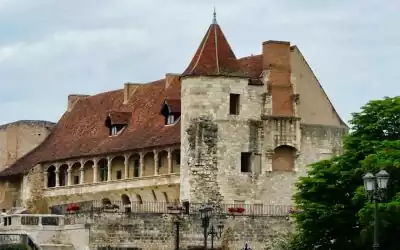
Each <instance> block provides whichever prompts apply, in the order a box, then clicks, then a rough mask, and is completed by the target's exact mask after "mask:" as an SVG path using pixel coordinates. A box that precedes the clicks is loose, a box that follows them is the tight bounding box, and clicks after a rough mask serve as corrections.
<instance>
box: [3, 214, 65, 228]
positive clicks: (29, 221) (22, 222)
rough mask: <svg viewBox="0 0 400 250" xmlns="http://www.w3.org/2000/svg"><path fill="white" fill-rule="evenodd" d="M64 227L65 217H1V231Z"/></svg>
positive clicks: (19, 215)
mask: <svg viewBox="0 0 400 250" xmlns="http://www.w3.org/2000/svg"><path fill="white" fill-rule="evenodd" d="M62 226H64V215H54V214H10V215H2V216H0V231H10V230H24V229H30V230H32V229H41V228H52V229H54V228H59V227H62Z"/></svg>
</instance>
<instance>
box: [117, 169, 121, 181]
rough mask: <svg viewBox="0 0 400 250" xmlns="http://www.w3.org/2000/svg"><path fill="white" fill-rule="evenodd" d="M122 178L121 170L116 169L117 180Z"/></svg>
mask: <svg viewBox="0 0 400 250" xmlns="http://www.w3.org/2000/svg"><path fill="white" fill-rule="evenodd" d="M121 179H122V171H121V170H118V171H117V180H121Z"/></svg>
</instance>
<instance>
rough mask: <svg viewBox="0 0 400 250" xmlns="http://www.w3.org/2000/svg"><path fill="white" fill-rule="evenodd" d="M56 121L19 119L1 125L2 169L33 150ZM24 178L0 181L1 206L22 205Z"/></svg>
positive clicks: (0, 167)
mask: <svg viewBox="0 0 400 250" xmlns="http://www.w3.org/2000/svg"><path fill="white" fill-rule="evenodd" d="M54 125H55V124H54V123H52V122H48V121H17V122H13V123H9V124H5V125H1V126H0V171H1V170H2V169H5V168H7V167H8V166H9V165H11V164H13V163H14V162H15V161H16V160H17V159H18V158H20V157H22V156H24V155H25V154H27V153H28V152H29V151H31V150H33V149H34V148H35V147H37V146H38V145H39V144H40V143H42V142H43V140H44V139H46V137H47V136H48V135H49V134H50V132H51V130H52V128H53V127H54ZM22 179H23V178H10V179H8V180H4V181H3V180H2V181H0V208H10V207H12V206H20V205H21V204H20V201H21V200H22V199H23V197H22V196H23V195H22V193H23V191H22V189H23V186H24V183H23V180H22Z"/></svg>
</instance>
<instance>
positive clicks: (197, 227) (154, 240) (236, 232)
mask: <svg viewBox="0 0 400 250" xmlns="http://www.w3.org/2000/svg"><path fill="white" fill-rule="evenodd" d="M174 219H175V218H174V215H150V214H147V215H146V214H135V215H133V216H130V217H119V216H116V217H113V216H112V215H104V214H103V215H101V216H100V217H96V218H94V221H92V222H91V223H89V224H88V225H90V239H89V241H90V245H91V248H93V249H95V248H96V247H106V246H111V247H130V248H133V247H137V248H138V249H148V250H164V249H165V250H171V249H174V246H175V232H176V231H175V230H176V228H175V225H174V223H173V221H174ZM220 221H221V222H222V223H223V225H224V229H223V235H222V237H221V238H220V239H218V238H214V247H220V246H221V243H222V241H223V239H225V241H227V243H228V244H229V245H230V246H231V248H229V249H239V246H240V247H243V246H244V243H245V242H249V243H250V245H251V247H252V248H253V249H260V250H263V249H278V248H276V247H277V246H278V244H279V242H280V241H282V239H284V238H285V237H286V236H288V235H289V234H290V232H291V230H292V227H291V224H290V222H289V221H288V220H287V218H285V217H248V216H235V217H233V216H228V217H226V216H224V217H216V218H214V219H213V220H212V221H211V223H213V224H215V225H216V224H217V223H218V222H220ZM180 222H181V226H180V247H181V249H188V247H194V246H203V239H204V237H203V228H202V227H201V220H200V216H199V215H190V216H189V215H188V216H184V217H183V218H182V219H180ZM228 234H229V235H228ZM210 237H211V236H208V246H209V247H210V242H211V239H210Z"/></svg>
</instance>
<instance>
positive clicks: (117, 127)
mask: <svg viewBox="0 0 400 250" xmlns="http://www.w3.org/2000/svg"><path fill="white" fill-rule="evenodd" d="M125 126H126V125H112V126H111V129H110V135H111V136H113V135H118V133H119V132H121V130H122V129H124V128H125Z"/></svg>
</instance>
